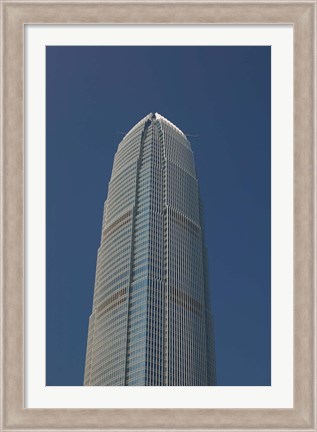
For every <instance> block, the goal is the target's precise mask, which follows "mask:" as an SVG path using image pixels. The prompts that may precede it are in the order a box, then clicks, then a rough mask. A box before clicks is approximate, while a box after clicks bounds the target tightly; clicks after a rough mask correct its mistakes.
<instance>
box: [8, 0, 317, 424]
mask: <svg viewBox="0 0 317 432" xmlns="http://www.w3.org/2000/svg"><path fill="white" fill-rule="evenodd" d="M1 16H2V34H1V46H2V59H3V63H2V75H1V77H2V96H3V103H2V105H1V110H2V129H3V130H2V170H1V180H2V192H3V193H2V197H3V199H2V210H3V211H2V234H3V235H2V242H1V247H2V254H1V256H2V275H3V276H2V305H3V311H2V333H1V334H2V343H1V348H2V352H3V354H2V364H1V366H2V367H1V377H2V380H1V387H2V388H1V390H2V396H3V397H2V401H1V403H2V410H1V411H2V416H1V430H3V431H9V430H10V431H12V430H14V431H19V430H21V431H22V430H24V429H28V430H34V431H35V430H44V429H45V430H63V431H65V430H78V431H79V430H80V431H83V430H97V429H98V430H192V431H194V430H229V429H230V430H232V429H234V430H241V431H242V430H251V429H252V430H262V429H266V430H278V429H283V430H303V431H304V430H307V431H308V430H309V431H316V430H317V429H316V408H315V407H316V362H315V360H316V359H315V352H316V321H315V313H316V303H315V302H316V296H315V288H316V278H315V277H316V255H315V251H316V227H315V216H316V214H315V206H316V190H315V179H316V177H315V172H316V137H315V128H316V66H315V65H316V51H315V44H316V1H291V2H283V1H275V0H273V1H269V2H257V1H246V2H234V1H232V2H219V1H217V2H213V1H206V2H195V1H186V2H183V1H166V2H156V1H147V2H143V1H140V2H134V1H127V2H116V1H112V2H108V1H105V2H98V3H95V2H89V1H86V2H80V3H79V2H78V3H77V2H76V1H73V2H72V1H63V2H58V3H51V2H49V1H39V2H18V1H3V2H2V3H1ZM28 23H29V24H30V23H32V24H114V23H116V24H123V23H125V24H253V25H255V24H276V25H277V24H291V25H293V28H294V407H293V408H292V409H28V408H25V407H24V382H25V377H24V349H25V340H24V272H25V260H26V259H27V257H25V256H24V206H25V202H26V196H25V193H24V157H25V154H24V116H25V113H24V26H25V25H27V24H28Z"/></svg>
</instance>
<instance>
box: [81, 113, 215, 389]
mask: <svg viewBox="0 0 317 432" xmlns="http://www.w3.org/2000/svg"><path fill="white" fill-rule="evenodd" d="M208 291H209V289H208V277H207V261H206V251H205V247H204V239H203V230H202V212H201V205H200V198H199V189H198V182H197V178H196V172H195V164H194V157H193V152H192V150H191V145H190V142H189V141H188V140H187V138H186V136H185V135H184V134H183V133H182V132H181V131H180V130H179V129H178V128H177V127H176V126H174V125H173V124H172V123H171V122H169V121H168V120H166V119H165V118H164V117H162V116H161V115H159V114H149V115H148V116H146V117H145V118H144V119H142V120H141V121H140V122H139V123H137V124H136V125H135V126H134V127H133V128H132V129H131V130H130V132H128V134H127V135H126V136H125V137H124V139H123V140H122V141H121V143H120V144H119V147H118V150H117V153H116V155H115V160H114V164H113V170H112V175H111V180H110V183H109V189H108V197H107V200H106V202H105V205H104V215H103V224H102V235H101V244H100V247H99V250H98V257H97V269H96V280H95V291H94V302H93V310H92V314H91V316H90V319H89V332H88V342H87V354H86V367H85V379H84V384H85V385H90V386H143V385H147V386H163V385H164V386H205V385H215V380H216V378H215V354H214V343H213V340H214V338H213V328H212V318H211V313H210V308H209V298H208Z"/></svg>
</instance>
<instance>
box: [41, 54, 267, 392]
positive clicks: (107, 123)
mask: <svg viewBox="0 0 317 432" xmlns="http://www.w3.org/2000/svg"><path fill="white" fill-rule="evenodd" d="M46 79H47V81H46V84H47V86H46V89H47V93H46V96H47V100H46V108H47V110H46V122H47V129H46V131H47V135H46V136H47V142H46V145H47V149H46V151H47V153H46V157H47V160H46V191H47V198H46V211H47V213H46V233H47V237H46V240H47V243H46V266H47V267H46V272H47V276H46V282H47V285H46V290H47V296H46V313H47V321H46V356H47V358H46V362H47V364H46V367H47V369H46V374H47V375H46V382H47V385H57V386H63V385H74V386H75V385H82V383H83V375H84V363H85V351H86V339H87V329H88V318H89V315H90V313H91V306H92V298H93V287H94V276H95V266H96V255H97V248H98V246H99V240H100V232H101V222H102V211H103V203H104V200H105V198H106V195H107V187H108V181H109V179H110V174H111V169H112V162H113V157H114V154H115V152H116V149H117V146H118V144H119V142H120V140H121V139H122V134H121V132H127V131H128V130H129V129H130V128H131V127H132V126H134V124H135V123H137V122H138V121H139V120H140V119H141V118H143V117H144V116H145V115H146V114H148V113H150V112H159V113H160V114H162V115H163V116H164V117H166V118H168V119H169V120H170V121H172V122H173V123H174V124H175V125H176V126H178V127H179V128H180V129H181V130H182V131H183V132H185V133H188V134H193V135H198V137H196V138H190V141H191V143H192V148H193V151H194V155H195V160H196V167H197V172H198V177H199V182H200V188H201V194H202V198H203V201H204V206H205V225H206V227H205V229H206V243H207V247H208V253H209V274H210V278H209V282H210V287H211V292H212V294H211V295H212V310H213V314H214V320H215V336H216V355H217V380H218V385H223V386H224V385H242V386H244V385H270V384H271V349H270V346H271V327H270V322H271V311H270V308H271V267H270V265H271V264H270V263H271V252H270V250H271V220H270V215H271V183H270V182H271V180H270V179H271V167H270V163H271V162H270V161H271V143H270V136H271V120H270V119H271V50H270V47H47V48H46Z"/></svg>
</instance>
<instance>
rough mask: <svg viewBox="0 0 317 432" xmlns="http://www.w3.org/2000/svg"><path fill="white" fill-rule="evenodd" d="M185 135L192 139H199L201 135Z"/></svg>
mask: <svg viewBox="0 0 317 432" xmlns="http://www.w3.org/2000/svg"><path fill="white" fill-rule="evenodd" d="M185 135H186V136H187V137H191V138H199V135H192V134H188V133H185Z"/></svg>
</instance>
